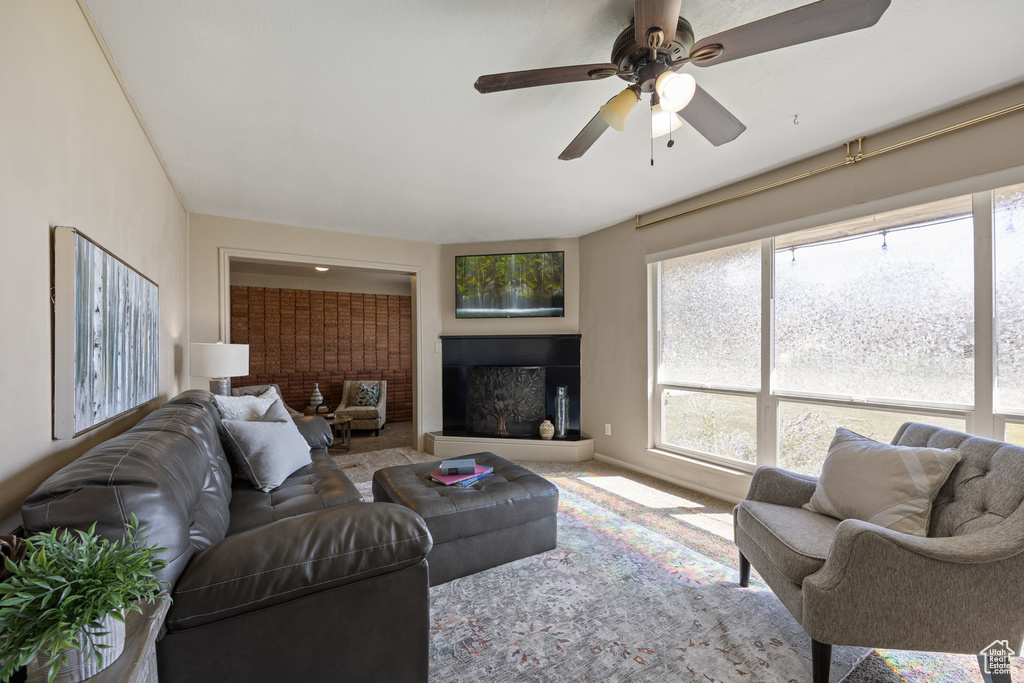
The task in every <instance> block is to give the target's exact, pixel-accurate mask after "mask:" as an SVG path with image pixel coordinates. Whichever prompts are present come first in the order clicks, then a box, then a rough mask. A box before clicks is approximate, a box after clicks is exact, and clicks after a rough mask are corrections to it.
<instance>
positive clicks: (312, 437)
mask: <svg viewBox="0 0 1024 683" xmlns="http://www.w3.org/2000/svg"><path fill="white" fill-rule="evenodd" d="M292 419H293V420H294V421H295V426H296V427H298V428H299V434H302V438H304V439H305V440H306V443H308V444H309V447H310V448H327V447H328V446H330V445H331V444H332V443H334V430H332V429H331V425H329V424H327V420H325V419H323V418H322V417H320V416H319V415H304V416H302V417H293V418H292Z"/></svg>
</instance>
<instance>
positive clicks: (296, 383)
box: [231, 287, 412, 422]
mask: <svg viewBox="0 0 1024 683" xmlns="http://www.w3.org/2000/svg"><path fill="white" fill-rule="evenodd" d="M231 341H232V342H233V343H236V344H248V345H249V375H248V376H247V377H233V378H232V379H231V383H232V384H233V385H234V386H246V385H249V384H269V383H273V382H276V383H277V384H279V385H281V392H282V393H283V394H284V396H283V398H284V401H285V403H287V404H288V405H290V406H291V407H292V408H295V409H296V410H301V409H302V408H303V407H305V406H306V405H308V403H309V395H310V394H312V393H313V383H314V382H319V383H320V393H322V394H323V395H324V400H326V401H327V402H328V403H330V404H331V406H336V405H338V403H339V402H340V401H341V390H342V386H343V382H344V381H345V380H346V379H351V380H368V379H385V380H387V382H388V389H387V391H388V394H387V402H388V403H387V419H388V422H403V421H406V420H411V419H412V297H409V296H394V295H385V294H352V293H348V292H320V291H309V290H300V289H271V288H268V287H232V288H231Z"/></svg>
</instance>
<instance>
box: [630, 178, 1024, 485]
mask: <svg viewBox="0 0 1024 683" xmlns="http://www.w3.org/2000/svg"><path fill="white" fill-rule="evenodd" d="M1016 184H1017V183H1010V184H1009V185H999V186H997V187H995V188H993V189H990V190H986V191H983V192H974V193H970V197H971V216H972V220H973V226H974V227H973V229H974V235H973V247H974V254H973V268H974V349H975V356H974V364H975V365H974V396H973V399H974V402H973V404H958V403H941V402H928V401H907V400H895V399H893V400H889V399H878V398H871V397H860V396H840V395H835V394H828V393H817V392H798V391H780V390H777V389H776V388H775V385H774V376H775V240H776V236H775V235H771V236H767V237H763V238H761V239H753V240H752V239H749V237H748V238H747V239H743V235H739V236H737V237H739V238H740V239H734V240H721V241H719V240H716V241H715V244H714V246H711V245H708V248H706V249H694V250H692V251H691V250H686V252H685V253H678V254H673V255H664V256H661V257H659V258H656V259H652V260H651V262H650V264H649V266H650V267H649V268H648V278H649V292H650V293H651V295H652V300H651V303H652V305H651V306H650V308H649V310H650V313H651V316H652V321H651V323H652V324H651V328H650V329H651V334H650V343H651V346H652V347H653V348H652V349H651V350H652V354H651V360H652V362H651V378H652V382H651V387H652V392H651V395H650V399H651V404H650V412H649V414H650V415H651V420H650V426H651V429H650V438H649V440H648V441H649V443H650V444H651V445H652V446H653V448H654V449H656V450H659V451H662V452H667V453H671V454H674V455H680V456H684V457H690V458H695V459H698V460H701V461H704V462H707V463H710V464H713V465H718V466H724V467H727V468H730V469H734V470H739V471H743V472H753V471H754V470H755V469H756V468H757V467H762V466H775V465H776V463H777V461H778V448H779V433H778V432H779V420H780V411H779V404H780V402H786V403H802V404H806V405H817V406H823V407H838V408H850V409H863V410H877V411H881V412H898V413H904V412H905V413H912V414H919V415H934V416H936V417H948V418H954V419H962V420H964V424H965V425H966V431H967V433H970V434H976V435H978V436H982V437H986V438H992V439H1004V438H1005V434H1006V432H1005V429H1006V424H1008V423H1009V424H1024V411H1020V412H1017V411H1005V410H1004V411H998V410H997V409H996V401H995V392H996V363H997V360H998V357H997V355H996V341H997V340H996V335H995V314H996V310H995V305H996V300H995V252H994V249H995V244H994V233H993V229H994V228H993V211H994V208H995V207H994V195H995V191H996V190H997V189H1002V188H1003V187H1009V186H1013V185H1016ZM953 196H967V195H966V194H965V193H958V194H952V195H950V197H953ZM934 201H942V199H939V200H933V201H929V202H924V203H914V204H909V205H907V206H906V207H904V208H914V207H915V206H925V205H927V204H931V203H933V202H934ZM869 215H870V214H869ZM806 229H808V227H807V226H803V227H801V228H799V229H797V230H793V231H791V232H788V233H784V234H793V233H795V232H801V231H803V230H806ZM780 236H781V235H780ZM754 242H760V245H761V295H760V296H761V368H760V374H761V384H760V386H759V387H756V388H751V387H736V386H727V385H717V384H703V383H690V382H680V381H676V380H664V379H662V378H661V376H660V373H661V361H662V358H661V354H662V326H661V315H662V290H661V274H662V271H661V264H662V262H663V261H664V260H668V259H670V258H678V257H681V256H688V255H694V254H699V253H705V252H707V251H713V250H715V249H719V248H725V247H730V246H737V245H739V244H744V243H754ZM672 389H675V390H681V391H696V392H701V393H712V394H722V395H729V396H740V397H746V398H750V397H753V398H755V399H756V410H757V416H756V417H757V427H756V431H757V433H756V440H757V457H756V463H753V464H751V463H746V462H744V461H741V460H737V459H734V458H729V457H726V456H721V455H718V454H713V453H705V452H702V451H698V450H694V449H691V448H685V447H681V446H678V445H674V444H668V443H665V442H664V427H665V426H664V415H663V414H662V413H663V411H662V406H663V404H664V395H665V391H666V390H672Z"/></svg>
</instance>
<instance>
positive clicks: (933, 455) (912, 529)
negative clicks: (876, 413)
mask: <svg viewBox="0 0 1024 683" xmlns="http://www.w3.org/2000/svg"><path fill="white" fill-rule="evenodd" d="M961 457H962V455H961V453H960V451H958V450H956V449H955V448H918V447H914V446H892V445H889V444H884V443H879V442H877V441H874V440H872V439H869V438H867V437H866V436H861V435H860V434H856V433H854V432H851V431H850V430H848V429H843V428H842V427H840V428H839V429H837V430H836V435H835V437H834V438H833V439H832V445H831V446H829V448H828V457H826V458H825V463H824V465H822V468H821V477H820V478H819V479H818V484H817V486H816V487H815V489H814V495H813V496H812V497H811V500H810V501H809V502H808V503H806V504H805V505H804V509H806V510H810V511H811V512H817V513H819V514H823V515H828V516H829V517H835V518H836V519H860V520H863V521H865V522H871V523H872V524H877V525H878V526H882V527H885V528H887V529H892V530H893V531H901V532H903V533H906V534H911V535H914V536H927V535H928V519H929V517H930V516H931V512H932V500H934V499H935V496H936V494H938V492H939V489H940V488H942V485H943V484H944V483H945V482H946V479H947V478H948V477H949V473H950V472H952V471H953V468H954V467H955V466H956V464H957V463H958V462H960V458H961Z"/></svg>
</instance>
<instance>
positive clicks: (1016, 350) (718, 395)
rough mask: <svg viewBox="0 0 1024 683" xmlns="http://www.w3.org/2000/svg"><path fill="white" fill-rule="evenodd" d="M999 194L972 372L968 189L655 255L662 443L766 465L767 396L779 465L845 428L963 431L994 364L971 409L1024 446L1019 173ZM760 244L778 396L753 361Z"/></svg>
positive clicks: (800, 464) (757, 348)
mask: <svg viewBox="0 0 1024 683" xmlns="http://www.w3.org/2000/svg"><path fill="white" fill-rule="evenodd" d="M992 198H993V207H994V211H993V245H994V253H995V263H994V274H995V278H994V279H995V301H996V328H995V330H994V340H993V341H994V343H995V350H996V354H995V359H996V360H995V368H993V367H991V366H989V367H988V368H987V370H986V369H985V368H975V348H974V345H975V324H974V323H975V311H974V305H975V304H974V291H975V286H979V287H986V286H988V285H987V284H986V283H985V282H984V280H983V279H982V280H981V284H977V285H976V275H975V255H974V245H975V239H976V237H975V228H974V218H973V213H972V211H973V209H972V203H973V200H972V197H971V196H970V195H968V196H964V197H956V198H952V199H948V200H943V201H941V202H936V203H933V204H929V205H924V206H918V207H911V208H908V209H903V210H900V211H895V212H892V213H890V214H883V215H876V216H868V217H865V218H861V219H857V220H853V221H847V222H845V223H840V224H835V225H831V226H823V227H821V228H815V229H813V230H807V231H803V232H798V233H791V234H788V235H784V236H781V237H778V238H775V239H773V240H768V241H760V240H759V241H756V242H748V243H745V244H739V245H736V246H732V247H728V248H724V249H717V250H713V251H707V252H702V253H698V254H693V255H690V256H684V257H680V258H674V259H669V260H665V261H662V262H661V263H660V267H659V270H658V273H659V279H658V296H659V300H658V304H659V337H658V340H659V341H658V348H657V351H658V354H659V356H658V357H659V365H658V369H657V378H656V379H657V383H658V386H659V388H660V406H659V409H660V418H661V428H660V432H659V434H658V437H657V439H656V441H657V443H658V444H659V445H661V446H665V447H668V448H669V449H671V448H678V449H681V450H683V451H685V452H695V453H698V454H709V455H712V456H717V457H721V458H727V459H732V460H735V461H740V462H743V463H749V464H763V462H764V459H765V458H764V455H765V454H763V453H759V452H758V443H759V439H758V428H759V426H758V420H757V417H758V413H757V406H758V404H759V399H758V396H760V401H761V405H762V406H764V407H765V411H766V415H767V416H768V417H769V419H770V420H773V421H774V422H775V425H776V426H777V440H776V442H775V444H774V446H773V445H772V444H771V442H767V443H768V447H769V448H771V449H772V451H773V453H774V456H775V458H774V459H775V461H776V464H777V465H778V466H780V467H783V468H786V469H789V470H793V471H797V472H802V473H806V474H812V475H815V474H818V473H820V471H821V463H822V461H823V460H824V458H825V455H826V454H827V453H828V446H829V444H830V442H831V440H832V437H833V436H834V434H835V430H836V429H837V428H838V427H846V428H847V429H851V430H852V431H855V432H857V433H859V434H863V435H864V436H867V437H869V438H872V439H875V440H878V441H882V442H889V441H890V440H891V439H892V438H893V436H894V435H895V433H896V431H897V429H898V428H899V426H900V425H901V424H903V423H904V422H908V421H913V422H924V423H927V424H933V425H937V426H940V427H945V428H948V429H955V430H958V431H966V430H967V425H968V417H970V416H971V414H972V412H973V411H974V410H975V408H974V402H975V396H974V391H975V372H976V371H978V372H985V371H988V372H992V371H993V370H994V371H995V373H996V377H997V383H996V384H997V393H996V409H997V413H995V414H992V413H989V414H986V415H982V416H977V415H975V418H976V419H979V420H981V424H984V423H986V421H988V420H989V419H992V418H996V417H998V416H999V415H1000V414H1001V415H1002V416H1003V417H1002V421H1004V422H1005V425H1006V426H1005V436H1003V435H1000V434H996V435H995V436H996V437H997V438H1000V437H1001V438H1005V440H1007V441H1009V442H1011V443H1017V444H1021V445H1024V266H1021V264H1022V263H1024V184H1021V185H1016V186H1013V187H1007V188H1002V189H999V190H995V191H994V192H993V194H992ZM983 225H984V224H983ZM762 244H770V245H772V247H773V248H774V250H775V263H774V282H773V286H772V290H771V291H770V293H771V294H774V321H773V322H774V336H773V339H772V341H771V343H772V344H774V347H773V348H772V349H771V352H772V354H773V358H774V368H773V370H774V373H773V386H772V388H771V391H769V389H768V387H762V386H761V371H760V363H761V359H762V356H764V357H769V355H765V354H768V353H769V351H767V350H764V349H762V348H761V344H762V341H761V301H762V296H768V295H769V294H766V293H764V292H762V287H763V284H762V278H761V250H762ZM982 258H984V257H982ZM979 334H985V335H987V332H986V333H979ZM983 338H984V337H979V339H983ZM982 386H984V384H982ZM709 389H713V390H709ZM1000 410H1001V411H1003V412H1002V413H999V412H998V411H1000ZM764 426H765V425H762V427H764ZM767 426H771V422H769V423H768V425H767ZM769 461H770V460H769Z"/></svg>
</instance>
